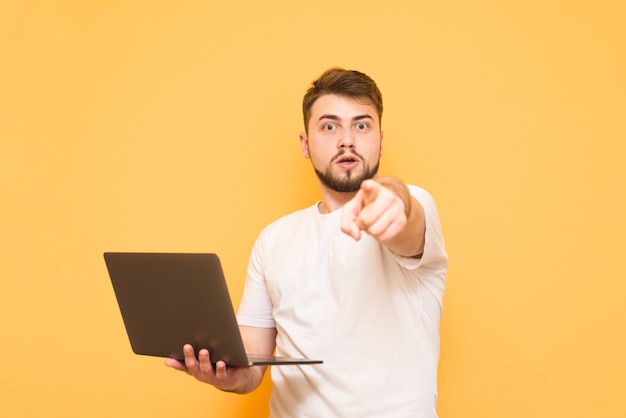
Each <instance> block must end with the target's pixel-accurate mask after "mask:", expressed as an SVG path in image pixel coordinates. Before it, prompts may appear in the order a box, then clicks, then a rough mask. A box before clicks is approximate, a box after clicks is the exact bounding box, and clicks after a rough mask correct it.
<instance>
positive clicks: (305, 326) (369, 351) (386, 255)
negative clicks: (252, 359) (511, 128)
mask: <svg viewBox="0 0 626 418" xmlns="http://www.w3.org/2000/svg"><path fill="white" fill-rule="evenodd" d="M382 110H383V106H382V96H381V93H380V91H379V89H378V87H377V86H376V84H375V83H374V81H373V80H372V79H371V78H369V77H368V76H367V75H365V74H363V73H360V72H358V71H348V70H343V69H339V68H332V69H330V70H328V71H326V72H325V73H324V74H322V75H321V76H320V78H319V79H317V80H316V81H314V82H313V84H312V86H311V87H310V89H309V90H308V92H307V93H306V95H305V97H304V101H303V113H304V126H305V132H303V133H301V134H300V143H301V147H302V154H303V156H304V157H305V158H308V159H310V160H311V162H312V164H313V168H314V170H315V172H316V174H317V177H318V179H319V184H320V189H321V192H322V197H323V200H322V201H320V202H318V203H316V204H315V205H313V206H311V207H309V208H307V209H304V210H300V211H297V212H294V213H292V214H290V215H287V216H285V217H283V218H281V219H279V220H277V221H275V222H274V223H272V224H270V225H269V226H268V227H266V228H265V229H264V230H263V231H262V232H261V234H260V236H259V238H258V239H257V241H256V243H255V245H254V249H253V251H252V255H251V257H250V262H249V265H248V273H247V278H246V286H245V290H244V295H243V299H242V302H241V304H240V307H239V311H238V315H237V317H238V321H239V324H240V328H241V333H242V337H243V339H244V344H245V346H246V349H247V351H248V352H250V353H256V354H266V355H269V354H272V353H273V352H274V351H276V355H279V356H291V357H309V358H319V359H322V360H323V361H324V363H323V364H320V365H307V366H301V367H300V366H282V367H273V368H272V370H271V375H272V382H273V394H272V398H271V401H270V409H271V416H272V417H365V416H367V417H394V418H397V417H411V418H435V417H437V413H436V410H435V408H436V403H437V364H438V359H439V322H440V318H441V307H442V299H443V293H444V286H445V274H446V267H447V255H446V252H445V248H444V241H443V237H442V234H441V228H440V224H439V217H438V214H437V209H436V206H435V203H434V201H433V199H432V198H431V196H430V195H429V194H428V193H427V192H426V191H425V190H423V189H421V188H419V187H416V186H411V185H406V184H405V183H404V182H402V181H400V180H399V179H397V178H394V177H377V176H376V173H377V170H378V165H379V159H380V157H381V155H382V139H383V131H382V130H381V125H380V123H381V116H382ZM184 352H185V362H184V364H182V363H181V362H178V361H176V360H171V359H168V360H167V361H166V364H167V365H168V366H170V367H173V368H175V369H178V370H181V371H185V372H187V373H189V374H190V375H192V376H194V377H195V378H196V379H198V380H200V381H203V382H206V383H209V384H211V385H214V386H215V387H217V388H219V389H221V390H225V391H232V392H237V393H247V392H250V391H252V390H254V389H255V388H256V387H257V386H258V385H259V384H260V382H261V379H262V377H263V374H264V372H265V368H262V367H244V368H238V367H228V368H227V367H226V364H224V362H222V361H218V362H217V364H216V366H215V368H213V367H212V365H211V361H210V358H209V353H208V351H207V350H201V351H200V352H199V355H198V359H196V357H195V355H194V352H193V349H192V348H191V346H185V347H184Z"/></svg>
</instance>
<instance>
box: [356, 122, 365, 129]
mask: <svg viewBox="0 0 626 418" xmlns="http://www.w3.org/2000/svg"><path fill="white" fill-rule="evenodd" d="M356 128H357V129H358V130H359V131H364V130H366V129H367V124H366V123H363V122H360V123H358V124H357V125H356Z"/></svg>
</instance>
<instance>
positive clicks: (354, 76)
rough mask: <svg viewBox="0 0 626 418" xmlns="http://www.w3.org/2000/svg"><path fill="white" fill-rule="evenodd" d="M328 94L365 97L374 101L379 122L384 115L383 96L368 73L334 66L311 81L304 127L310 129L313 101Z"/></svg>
mask: <svg viewBox="0 0 626 418" xmlns="http://www.w3.org/2000/svg"><path fill="white" fill-rule="evenodd" d="M326 94H337V95H339V96H346V97H351V98H364V99H367V100H369V101H370V102H372V104H373V105H374V106H375V107H376V111H377V112H378V119H379V122H381V121H382V117H383V96H382V94H381V92H380V90H379V89H378V86H376V83H375V82H374V80H372V79H371V78H370V77H369V76H368V75H366V74H364V73H361V72H359V71H354V70H344V69H343V68H339V67H333V68H330V69H328V70H326V71H325V72H324V73H323V74H322V75H321V76H320V77H319V78H318V79H317V80H315V81H313V82H312V83H311V87H309V89H308V90H307V92H306V94H305V95H304V99H303V101H302V115H303V117H304V129H305V130H306V131H308V124H309V119H310V118H311V107H313V103H315V101H316V100H317V99H318V98H320V96H323V95H326Z"/></svg>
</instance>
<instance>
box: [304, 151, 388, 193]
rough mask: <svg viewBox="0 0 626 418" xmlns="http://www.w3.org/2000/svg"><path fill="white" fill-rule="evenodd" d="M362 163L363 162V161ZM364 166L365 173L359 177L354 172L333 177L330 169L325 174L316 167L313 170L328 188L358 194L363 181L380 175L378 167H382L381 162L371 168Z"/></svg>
mask: <svg viewBox="0 0 626 418" xmlns="http://www.w3.org/2000/svg"><path fill="white" fill-rule="evenodd" d="M361 161H363V160H362V159H361ZM363 164H364V168H365V169H364V170H363V173H362V174H361V175H359V176H357V175H355V174H354V173H353V171H352V170H348V171H346V172H345V174H341V175H333V174H332V173H331V170H330V167H329V168H327V169H326V171H325V172H321V171H319V170H318V169H317V168H315V166H314V167H313V169H314V170H315V174H316V175H317V178H318V179H319V180H320V182H321V183H322V184H323V185H324V186H326V187H328V188H329V189H331V190H333V191H335V192H339V193H353V192H358V191H359V188H360V187H361V183H362V182H363V180H368V179H372V178H374V176H376V173H378V166H379V165H380V161H376V165H375V166H373V167H370V166H369V165H368V164H365V163H363Z"/></svg>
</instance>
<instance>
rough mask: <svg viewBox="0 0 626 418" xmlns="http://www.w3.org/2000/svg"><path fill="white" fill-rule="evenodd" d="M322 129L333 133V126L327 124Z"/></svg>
mask: <svg viewBox="0 0 626 418" xmlns="http://www.w3.org/2000/svg"><path fill="white" fill-rule="evenodd" d="M323 129H324V130H325V131H329V132H330V131H334V130H335V125H333V124H332V123H327V124H326V125H324V127H323Z"/></svg>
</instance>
